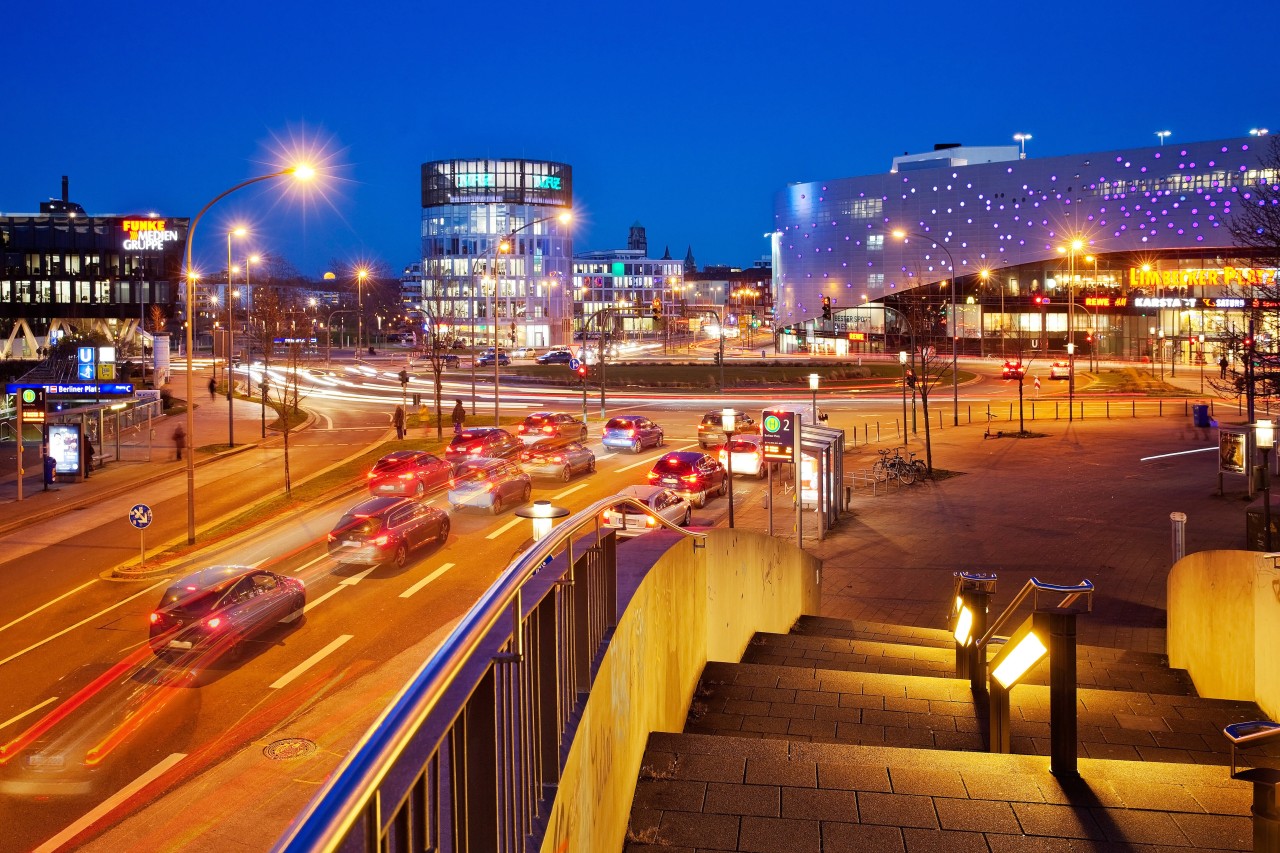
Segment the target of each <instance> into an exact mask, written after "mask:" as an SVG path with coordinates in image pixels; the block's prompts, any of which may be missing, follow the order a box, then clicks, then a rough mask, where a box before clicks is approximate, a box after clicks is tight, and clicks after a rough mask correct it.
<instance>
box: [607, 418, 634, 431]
mask: <svg viewBox="0 0 1280 853" xmlns="http://www.w3.org/2000/svg"><path fill="white" fill-rule="evenodd" d="M604 428H605V429H631V428H632V423H631V421H629V420H627V419H625V418H614V419H612V420H611V421H609V423H607V424H605V425H604Z"/></svg>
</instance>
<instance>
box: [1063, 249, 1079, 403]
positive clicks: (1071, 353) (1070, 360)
mask: <svg viewBox="0 0 1280 853" xmlns="http://www.w3.org/2000/svg"><path fill="white" fill-rule="evenodd" d="M1083 248H1084V241H1083V240H1081V239H1080V238H1079V237H1074V238H1072V240H1071V242H1070V243H1069V244H1067V245H1066V246H1065V247H1064V246H1059V247H1058V254H1060V255H1061V254H1066V255H1068V256H1069V258H1070V267H1069V271H1068V278H1067V421H1068V423H1069V422H1070V421H1071V419H1072V412H1073V411H1074V408H1073V407H1072V405H1071V402H1072V400H1073V398H1074V397H1075V392H1076V343H1075V341H1076V339H1075V334H1076V252H1079V251H1080V250H1081V249H1083Z"/></svg>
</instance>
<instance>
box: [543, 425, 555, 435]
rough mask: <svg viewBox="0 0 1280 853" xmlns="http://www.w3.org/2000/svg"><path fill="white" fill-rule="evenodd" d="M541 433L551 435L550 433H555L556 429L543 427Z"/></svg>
mask: <svg viewBox="0 0 1280 853" xmlns="http://www.w3.org/2000/svg"><path fill="white" fill-rule="evenodd" d="M542 431H543V432H545V433H546V434H547V435H551V433H553V432H555V431H556V428H555V427H553V426H544V427H543V428H542Z"/></svg>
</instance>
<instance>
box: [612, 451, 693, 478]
mask: <svg viewBox="0 0 1280 853" xmlns="http://www.w3.org/2000/svg"><path fill="white" fill-rule="evenodd" d="M693 446H694V445H692V444H685V445H682V446H680V447H673V448H671V449H670V450H664V451H662V452H661V453H659V454H658V455H657V456H650V457H649V458H648V459H641V460H640V461H639V462H636V463H634V464H632V465H628V466H626V467H625V468H619V469H618V470H617V471H615V472H614V473H615V474H621V473H623V472H624V471H630V470H631V469H632V468H641V467H643V466H645V465H652V464H653V463H654V462H656V461H657V460H659V459H661V458H662V457H664V456H666V455H667V454H668V453H674V452H676V451H678V450H688V449H689V448H691V447H693Z"/></svg>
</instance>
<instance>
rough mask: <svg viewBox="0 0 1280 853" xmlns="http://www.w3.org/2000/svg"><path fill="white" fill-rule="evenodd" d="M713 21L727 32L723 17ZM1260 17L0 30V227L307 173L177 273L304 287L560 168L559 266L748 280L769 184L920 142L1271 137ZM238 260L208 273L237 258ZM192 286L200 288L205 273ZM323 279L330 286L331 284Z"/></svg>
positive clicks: (286, 7) (68, 20)
mask: <svg viewBox="0 0 1280 853" xmlns="http://www.w3.org/2000/svg"><path fill="white" fill-rule="evenodd" d="M729 10H732V11H731V12H730V11H729ZM1273 11H1274V7H1273V6H1272V4H1271V3H1265V4H1264V3H1262V2H1255V3H1248V2H1233V0H1226V2H1218V3H1213V4H1207V3H1190V2H1186V0H1174V2H1163V3H1152V2H1133V3H1116V2H1106V3H1103V2H1093V0H1086V2H1080V3H1075V4H1044V3H1038V2H1025V3H1008V2H1004V3H998V4H996V3H990V4H987V3H971V4H956V3H933V2H922V3H913V4H892V3H878V4H872V3H806V2H800V3H760V2H750V0H748V2H739V3H736V4H719V3H717V4H708V3H696V2H695V3H688V4H686V3H674V2H647V3H634V4H622V3H616V2H613V3H611V2H605V3H592V4H586V3H583V4H574V3H529V4H518V3H508V2H491V3H483V4H472V3H465V4H464V3H457V4H441V3H438V2H429V0H418V1H417V2H373V3H365V4H352V3H335V2H329V0H321V2H314V3H295V2H276V0H258V2H253V3H247V2H240V0H221V2H216V3H207V4H190V5H187V4H165V3H145V4H144V3H134V2H113V3H93V4H87V3H49V2H21V3H12V4H9V5H8V6H7V7H6V11H5V14H4V18H3V29H2V30H0V31H3V32H4V33H5V38H4V43H5V55H4V71H3V73H4V75H5V77H6V78H7V80H6V85H5V86H4V89H3V99H2V100H0V109H2V110H3V115H4V122H3V128H4V132H3V133H0V162H3V164H4V166H3V171H2V172H0V211H3V212H5V213H24V212H32V211H35V210H37V209H38V204H39V202H40V201H41V200H44V199H47V198H50V197H56V196H57V195H58V194H59V192H60V179H61V176H62V175H64V174H66V175H69V176H70V179H71V198H72V200H73V201H78V202H79V203H80V204H82V205H83V206H84V207H85V209H86V210H87V211H88V212H89V213H90V214H97V213H121V214H126V213H143V212H148V211H153V210H154V211H156V212H159V213H161V214H162V215H168V216H194V215H195V213H196V212H197V211H198V210H199V209H200V208H201V207H202V206H203V205H204V204H205V203H206V202H208V201H209V200H210V199H212V198H213V197H214V196H216V195H217V194H218V193H220V192H222V191H223V190H225V189H227V188H229V187H231V186H233V185H234V184H236V183H238V182H240V181H242V180H245V179H247V178H250V177H253V176H255V175H259V174H263V173H266V172H270V171H273V170H274V169H276V168H280V167H281V166H283V165H287V162H288V154H287V152H288V151H289V150H290V149H291V148H294V147H295V146H306V145H315V144H320V145H322V146H323V155H322V157H321V158H319V159H318V162H324V163H327V164H328V165H329V167H330V169H329V170H328V171H329V178H328V179H327V180H326V181H325V182H324V185H323V193H322V194H317V193H315V192H312V193H310V194H307V195H303V196H298V195H295V194H294V193H290V192H285V191H284V190H285V189H286V187H285V186H284V184H283V183H278V182H268V183H264V184H259V185H257V186H255V187H251V188H249V189H246V190H242V191H241V192H239V193H237V194H235V195H232V196H230V197H228V198H227V199H226V200H224V201H222V202H219V204H218V205H217V206H215V207H214V208H213V209H212V210H211V211H210V213H209V214H208V215H207V216H206V217H205V219H204V220H203V222H202V223H201V226H200V231H199V232H198V234H197V237H196V246H195V250H196V257H197V261H196V264H197V267H199V268H204V269H221V268H222V267H223V266H224V265H225V253H226V242H225V240H226V238H225V233H226V230H227V228H228V226H230V225H231V224H233V223H235V222H240V221H247V222H248V223H249V226H250V228H251V229H252V230H253V231H254V233H255V238H254V248H255V249H256V250H261V251H267V252H272V253H278V254H282V255H283V256H284V257H285V258H287V259H288V260H289V261H290V262H291V263H293V264H294V265H295V266H296V267H297V268H298V269H300V270H301V271H302V272H304V273H306V274H309V275H318V274H320V273H322V272H324V271H326V270H330V269H332V267H333V265H334V264H335V263H337V264H340V265H344V266H347V267H350V266H352V265H355V264H357V263H359V262H362V261H368V262H381V263H384V264H385V265H386V266H387V267H388V268H389V269H390V270H392V271H395V272H398V271H399V270H400V269H402V268H403V267H404V266H406V265H407V264H409V263H411V262H413V261H414V260H416V259H417V257H418V251H419V237H418V235H419V228H420V220H421V206H420V204H421V202H420V194H419V166H420V164H421V163H422V162H423V161H426V160H433V159H444V158H451V157H486V156H487V157H528V158H531V159H550V160H559V161H564V162H567V163H570V164H571V165H572V166H573V169H574V181H575V185H576V186H575V188H574V189H575V196H576V200H577V205H578V206H577V209H576V211H575V213H576V216H577V223H576V225H575V240H574V247H575V249H576V250H578V251H585V250H591V249H609V248H621V247H624V246H625V244H626V237H627V228H628V226H630V225H631V223H632V222H634V221H636V220H639V221H640V222H641V223H643V224H644V225H645V226H646V228H647V231H648V237H649V247H650V252H651V253H652V254H655V255H657V254H660V253H661V252H662V250H663V248H664V247H665V246H670V249H671V253H672V255H673V256H675V257H678V258H683V257H684V254H685V251H686V249H687V248H688V247H689V246H690V245H692V247H693V251H694V254H695V256H696V258H697V261H698V263H699V264H700V265H706V264H708V263H719V264H734V265H741V266H748V265H750V264H751V263H752V262H753V261H755V260H757V259H759V258H760V257H762V256H764V255H766V254H767V251H768V241H767V240H766V239H764V237H763V236H762V235H763V234H764V233H765V232H766V231H768V230H770V228H771V217H772V202H773V196H774V193H775V192H777V191H778V190H779V189H781V188H782V187H784V186H785V185H786V184H787V183H788V182H791V181H798V180H810V179H820V178H834V177H841V176H848V175H861V174H869V173H875V172H882V171H886V170H887V169H888V167H889V162H890V159H891V158H892V157H893V156H894V155H895V154H901V153H903V152H904V151H910V152H912V153H916V152H919V151H924V150H928V149H929V148H931V147H932V145H933V144H934V143H935V142H963V143H967V144H975V145H976V144H1013V142H1012V138H1011V137H1012V135H1013V134H1014V133H1015V132H1025V133H1031V134H1032V136H1033V139H1032V141H1031V142H1029V143H1028V146H1027V153H1028V156H1030V157H1036V156H1050V155H1059V154H1068V153H1073V152H1086V151H1094V150H1103V149H1109V148H1123V147H1136V146H1143V145H1151V144H1156V142H1157V139H1156V136H1155V131H1157V130H1165V129H1167V130H1170V131H1172V135H1171V136H1170V138H1169V144H1177V143H1178V142H1180V141H1193V140H1204V139H1217V138H1223V137H1230V136H1239V135H1244V134H1246V133H1247V132H1248V131H1249V129H1250V128H1257V127H1271V128H1272V129H1273V130H1274V131H1275V132H1280V110H1277V106H1278V105H1280V87H1277V86H1276V85H1275V77H1274V73H1273V72H1272V70H1271V67H1272V63H1273V60H1272V58H1271V53H1272V51H1271V50H1270V46H1269V41H1268V39H1269V35H1268V32H1269V31H1268V30H1266V28H1265V25H1269V23H1270V22H1271V21H1272V20H1273V19H1274V16H1273V14H1272V12H1273ZM239 254H240V250H239V249H237V256H238V255H239ZM220 259H221V260H220ZM334 271H335V272H337V273H339V275H340V276H343V277H345V276H344V275H343V274H344V272H345V271H344V270H341V269H338V270H334Z"/></svg>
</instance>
